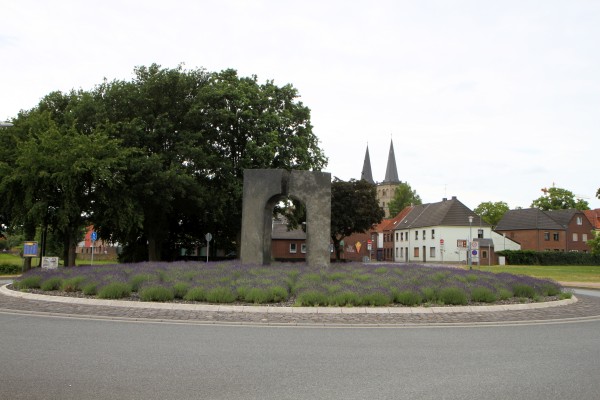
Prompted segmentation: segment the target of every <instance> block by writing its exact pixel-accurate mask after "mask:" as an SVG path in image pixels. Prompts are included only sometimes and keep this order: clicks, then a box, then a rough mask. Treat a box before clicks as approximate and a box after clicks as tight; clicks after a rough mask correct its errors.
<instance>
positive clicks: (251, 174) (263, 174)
mask: <svg viewBox="0 0 600 400" xmlns="http://www.w3.org/2000/svg"><path fill="white" fill-rule="evenodd" d="M243 196H244V197H243V208H242V238H241V240H242V243H241V254H240V259H241V262H242V263H243V264H269V263H270V261H271V230H272V225H271V224H272V220H271V219H272V213H273V207H274V206H275V205H276V204H277V202H278V201H280V200H281V199H282V198H283V197H285V196H290V197H293V198H296V199H298V200H300V201H301V202H303V203H304V205H305V206H306V248H307V255H306V261H307V263H308V264H309V265H313V266H328V265H329V259H330V254H329V241H330V231H331V174H329V173H326V172H311V171H291V172H289V171H285V170H276V169H254V170H253V169H247V170H244V194H243Z"/></svg>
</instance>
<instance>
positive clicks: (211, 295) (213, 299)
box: [206, 286, 237, 303]
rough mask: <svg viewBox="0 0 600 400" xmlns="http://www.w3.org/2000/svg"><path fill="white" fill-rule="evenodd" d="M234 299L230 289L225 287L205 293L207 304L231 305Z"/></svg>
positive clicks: (234, 296)
mask: <svg viewBox="0 0 600 400" xmlns="http://www.w3.org/2000/svg"><path fill="white" fill-rule="evenodd" d="M236 298H237V296H236V295H235V294H233V292H232V291H231V289H229V288H228V287H225V286H220V287H216V288H214V289H211V290H209V291H208V293H206V301H208V302H209V303H233V302H234V301H235V299H236Z"/></svg>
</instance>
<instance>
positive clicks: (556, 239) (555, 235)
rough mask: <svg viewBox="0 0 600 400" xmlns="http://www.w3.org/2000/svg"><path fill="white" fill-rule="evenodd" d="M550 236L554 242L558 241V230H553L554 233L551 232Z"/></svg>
mask: <svg viewBox="0 0 600 400" xmlns="http://www.w3.org/2000/svg"><path fill="white" fill-rule="evenodd" d="M552 236H554V241H555V242H558V239H559V234H558V232H554V233H553V234H552Z"/></svg>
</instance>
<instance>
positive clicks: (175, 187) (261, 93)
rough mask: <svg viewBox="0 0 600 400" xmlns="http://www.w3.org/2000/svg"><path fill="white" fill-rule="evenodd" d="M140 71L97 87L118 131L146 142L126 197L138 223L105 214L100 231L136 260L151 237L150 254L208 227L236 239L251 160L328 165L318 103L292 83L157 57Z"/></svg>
mask: <svg viewBox="0 0 600 400" xmlns="http://www.w3.org/2000/svg"><path fill="white" fill-rule="evenodd" d="M135 72H136V78H135V79H134V81H133V82H122V81H115V82H110V83H108V82H105V83H104V84H103V85H102V86H101V87H100V88H99V91H98V94H97V96H98V98H101V99H103V100H104V104H105V107H106V110H105V113H106V115H107V120H108V123H107V124H109V125H110V127H111V130H112V132H113V135H114V137H117V138H120V139H122V140H123V143H124V145H125V146H128V147H132V148H135V149H136V150H138V153H137V154H138V156H136V157H133V158H132V159H131V160H130V163H129V172H130V175H129V185H128V188H127V189H126V190H124V191H123V195H124V196H127V197H128V198H130V199H131V200H132V203H133V204H135V205H136V206H135V207H134V209H136V210H139V215H138V216H137V217H136V218H134V220H137V221H139V225H138V226H136V225H133V228H128V227H127V226H124V227H116V226H114V225H113V224H112V221H113V220H114V218H113V217H110V216H109V217H108V218H102V219H101V221H100V228H101V232H102V231H103V230H104V231H105V232H106V234H110V235H111V236H114V237H116V238H118V240H119V241H121V242H123V243H129V244H130V246H128V250H131V252H132V254H139V255H141V256H135V257H132V258H133V259H139V257H145V256H144V251H140V248H139V247H140V246H146V243H147V246H148V252H147V257H148V258H149V259H150V260H157V259H169V258H172V257H173V256H174V250H176V247H178V246H179V247H182V246H184V247H190V246H193V245H194V244H198V243H199V242H200V240H201V238H202V237H203V236H204V233H206V232H211V233H212V234H213V237H215V239H216V240H218V241H219V242H220V243H221V244H222V243H232V242H235V241H236V238H237V237H238V235H239V232H240V228H241V225H240V224H241V208H242V207H241V203H242V183H243V170H244V169H246V168H284V169H288V170H289V169H313V170H320V169H321V168H322V167H323V166H324V165H325V164H326V158H325V157H324V155H323V153H322V151H321V149H320V148H319V146H318V140H317V138H316V136H315V135H314V134H313V132H312V126H311V124H310V110H309V109H308V108H307V107H305V106H304V105H303V104H302V103H301V102H298V101H297V97H298V92H297V91H296V89H294V88H293V87H292V86H291V85H285V86H283V87H278V86H276V85H275V84H273V82H269V81H268V82H266V83H265V84H259V83H258V82H257V78H256V77H249V78H247V77H239V76H238V75H237V73H236V71H234V70H226V71H222V72H218V73H206V72H205V71H203V70H192V71H185V70H183V69H182V67H178V68H176V69H163V68H161V67H160V66H157V65H151V66H150V67H139V68H137V69H136V71H135ZM104 215H106V213H104ZM125 225H126V224H125Z"/></svg>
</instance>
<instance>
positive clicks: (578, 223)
mask: <svg viewBox="0 0 600 400" xmlns="http://www.w3.org/2000/svg"><path fill="white" fill-rule="evenodd" d="M577 225H583V218H582V217H577Z"/></svg>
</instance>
